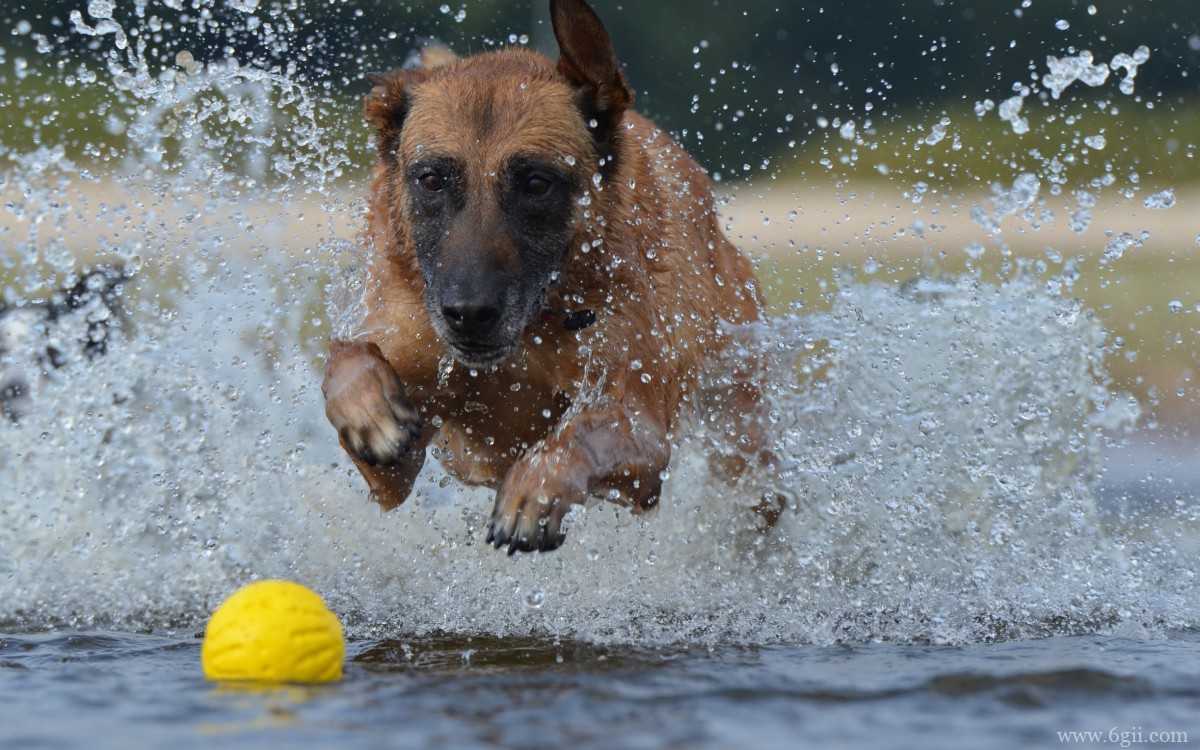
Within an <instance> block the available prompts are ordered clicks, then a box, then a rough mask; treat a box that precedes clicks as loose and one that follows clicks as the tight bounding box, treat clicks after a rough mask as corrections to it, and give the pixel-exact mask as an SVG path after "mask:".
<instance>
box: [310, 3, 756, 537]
mask: <svg viewBox="0 0 1200 750" xmlns="http://www.w3.org/2000/svg"><path fill="white" fill-rule="evenodd" d="M550 10H551V18H552V21H553V27H554V34H555V37H556V39H557V41H558V46H559V51H560V56H559V59H558V60H552V59H550V58H549V57H546V56H544V55H542V54H539V53H537V52H533V51H530V50H527V49H524V48H508V49H503V50H499V51H491V52H485V53H482V54H478V55H474V56H471V57H466V58H462V59H458V58H453V57H452V56H450V55H443V54H442V53H440V52H439V54H437V55H433V56H432V57H434V58H435V61H436V64H435V65H433V66H428V65H427V66H426V67H422V68H417V69H401V70H395V71H392V72H388V73H382V74H375V75H371V76H369V77H368V80H369V82H370V83H371V84H373V86H374V88H372V89H371V91H370V93H369V94H368V95H367V96H366V98H365V101H364V109H365V117H366V120H367V121H368V122H369V123H370V124H371V125H372V126H373V127H374V128H375V130H376V144H377V148H378V155H377V163H376V166H375V169H374V182H373V187H372V191H371V196H370V215H369V220H368V228H367V235H366V237H365V241H366V242H367V243H368V245H367V246H368V253H369V258H370V262H369V263H367V264H366V268H365V277H366V278H365V281H366V297H365V298H366V306H367V308H368V310H367V314H366V320H365V321H364V325H363V326H362V329H361V334H360V335H356V336H349V337H346V338H345V339H342V340H333V341H331V344H330V353H329V358H328V362H327V370H326V375H325V381H324V385H323V390H324V394H325V400H326V414H327V416H328V417H329V420H330V422H332V423H333V425H334V427H335V428H337V431H338V435H339V437H340V441H341V444H342V447H343V448H344V449H345V450H346V452H347V453H349V455H350V457H351V458H352V459H353V460H354V463H355V464H356V465H357V467H358V469H359V471H360V472H361V473H362V475H363V477H364V478H365V479H366V481H367V483H368V485H369V486H370V489H371V491H372V494H373V496H374V498H375V499H376V500H377V501H378V502H379V503H380V505H382V506H383V508H385V509H390V508H394V507H395V506H397V505H399V504H400V503H402V502H404V500H405V499H406V498H407V496H408V495H409V493H410V491H411V490H412V487H413V483H414V480H415V478H416V476H417V473H418V472H419V471H420V469H421V466H422V464H423V463H424V460H425V455H426V450H427V449H429V452H430V453H432V454H433V455H434V456H435V457H436V458H438V459H439V460H440V461H441V463H442V464H443V466H444V467H445V468H446V469H447V470H448V471H449V472H450V473H451V474H452V475H454V476H455V477H457V478H458V479H460V480H461V481H463V482H465V483H468V484H475V485H486V486H488V487H490V488H493V489H495V490H496V500H495V508H494V511H493V513H492V517H491V523H490V528H489V531H488V541H489V542H491V543H492V544H493V545H495V546H496V547H497V548H501V547H507V548H508V551H509V553H510V554H511V553H513V552H516V551H529V550H550V549H554V548H555V547H558V546H559V545H560V544H561V543H562V541H563V538H564V530H563V525H562V520H563V517H564V516H565V515H566V514H567V512H568V511H569V510H570V509H571V508H572V507H573V506H574V505H576V504H579V503H583V502H584V501H585V500H586V499H587V498H588V497H589V496H597V497H600V498H603V499H607V500H610V501H613V502H616V503H619V504H622V505H626V506H628V507H630V508H632V509H633V510H634V511H635V512H641V511H645V510H647V509H649V508H652V507H654V506H655V504H656V503H657V501H658V497H659V494H660V491H661V488H662V482H663V477H664V476H665V473H666V469H667V465H668V462H669V460H670V455H671V436H672V434H673V432H672V431H673V430H674V429H675V428H676V427H677V425H678V420H679V419H680V417H681V414H682V413H683V412H684V411H685V410H686V411H690V412H692V413H697V414H698V415H699V417H700V419H706V418H709V419H714V420H715V419H716V417H717V416H720V417H722V418H725V419H727V420H729V421H730V424H729V425H728V426H727V431H728V432H730V433H731V435H730V440H729V443H730V444H731V445H734V446H736V448H735V450H734V451H733V452H732V453H731V454H729V455H723V456H720V457H718V458H717V459H715V461H714V463H715V464H716V465H717V466H716V468H717V469H718V470H719V471H720V472H721V473H722V474H723V475H726V476H730V477H735V476H737V475H738V474H740V473H741V472H742V471H743V470H744V469H745V468H746V467H747V466H749V465H752V464H754V465H763V464H764V463H769V462H770V461H771V457H770V453H769V452H768V451H766V450H765V449H764V447H763V437H762V428H761V425H760V419H759V413H760V408H759V402H760V390H759V388H758V385H757V383H756V382H755V376H754V375H753V373H752V370H753V369H754V368H753V367H752V366H751V365H749V364H747V365H746V366H745V367H744V368H741V370H742V371H741V372H740V373H739V372H736V371H735V372H734V374H733V377H732V378H730V379H726V380H725V381H723V384H722V385H720V386H718V387H715V388H707V389H706V388H702V387H701V385H700V375H701V370H702V367H703V365H704V363H705V362H706V360H707V359H709V358H710V357H711V356H713V355H714V354H715V353H716V352H718V351H719V350H721V349H722V347H723V346H725V345H726V343H727V342H728V339H729V335H730V334H729V333H728V332H727V329H728V327H729V326H730V325H736V324H742V323H747V322H750V321H754V320H757V319H759V318H760V316H761V315H762V310H763V300H762V296H761V292H760V289H759V285H758V284H757V282H756V281H755V278H754V273H753V270H752V267H751V264H750V263H749V261H748V260H747V259H746V258H745V257H744V256H742V255H741V254H740V253H739V252H738V250H737V249H736V248H735V247H734V246H733V245H732V244H731V243H730V242H729V241H728V240H727V239H726V238H725V237H724V235H723V234H722V233H721V230H720V228H719V226H718V218H717V214H716V211H715V209H714V200H713V194H712V186H711V183H710V181H709V179H708V177H707V176H706V174H705V172H704V171H703V170H702V169H701V167H700V166H699V165H698V164H696V162H695V161H693V160H692V159H691V158H690V157H689V156H688V155H687V153H685V152H684V150H683V149H682V148H681V147H680V146H679V145H678V144H677V143H675V142H674V141H673V140H672V139H671V138H670V137H669V136H668V135H667V134H665V133H663V132H662V131H661V130H659V129H658V128H657V127H655V126H654V124H653V123H652V122H651V121H649V120H648V119H646V118H645V117H642V116H640V115H638V114H636V113H634V112H632V111H631V110H630V106H631V105H632V103H633V93H632V91H631V90H630V88H629V86H628V84H627V83H626V79H625V74H624V71H623V69H622V66H621V63H620V62H619V61H618V60H617V57H616V55H615V54H614V52H613V47H612V43H611V41H610V39H609V36H608V33H607V32H606V31H605V29H604V26H603V25H602V24H601V22H600V19H599V18H598V17H597V15H596V14H595V12H594V11H593V10H592V9H591V8H590V7H589V6H588V5H587V4H586V3H585V2H583V0H550ZM737 369H738V368H735V370H737ZM765 515H769V514H765Z"/></svg>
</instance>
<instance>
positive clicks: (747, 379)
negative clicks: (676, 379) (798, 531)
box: [705, 370, 787, 528]
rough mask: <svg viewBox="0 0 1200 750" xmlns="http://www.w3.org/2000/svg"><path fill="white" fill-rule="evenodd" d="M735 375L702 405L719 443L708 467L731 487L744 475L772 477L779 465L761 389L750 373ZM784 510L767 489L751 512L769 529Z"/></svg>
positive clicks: (776, 495)
mask: <svg viewBox="0 0 1200 750" xmlns="http://www.w3.org/2000/svg"><path fill="white" fill-rule="evenodd" d="M739 374H740V375H741V377H740V378H739V379H737V380H735V381H734V382H732V383H728V384H726V385H725V386H724V387H722V388H720V389H718V390H717V391H716V392H715V393H710V394H708V396H707V403H706V404H705V408H706V410H707V411H708V415H709V421H710V422H711V423H712V424H713V426H714V427H716V429H717V434H716V436H714V439H715V440H716V441H717V442H718V443H719V445H718V446H714V449H713V450H712V451H711V452H710V453H709V457H708V465H709V468H710V469H711V470H712V472H713V473H714V474H716V475H717V476H718V477H720V478H721V479H724V480H725V481H726V482H729V483H731V484H732V483H733V482H735V481H737V480H738V479H739V478H740V477H742V476H744V475H745V474H746V473H747V472H751V473H752V476H756V477H763V478H770V477H774V476H775V475H776V473H777V471H778V465H779V461H778V458H777V457H776V455H775V452H774V451H773V450H771V446H770V445H768V432H769V430H768V429H767V425H766V423H765V420H766V418H767V414H766V412H767V405H766V403H765V401H764V400H763V396H762V390H761V387H760V386H759V384H758V382H757V381H756V379H755V378H754V373H753V371H750V370H746V371H743V372H740V373H739ZM786 508H787V501H786V499H784V497H783V495H781V494H780V493H779V492H777V491H776V490H775V489H773V488H770V487H768V488H767V489H765V491H764V492H763V495H762V497H761V498H760V499H759V502H758V503H757V504H755V505H754V506H753V511H754V513H755V514H756V518H757V519H758V524H759V525H760V526H762V527H765V528H770V527H772V526H774V525H775V522H776V521H778V520H779V517H780V515H781V514H782V513H783V511H784V510H786Z"/></svg>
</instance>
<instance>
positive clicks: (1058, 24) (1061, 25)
mask: <svg viewBox="0 0 1200 750" xmlns="http://www.w3.org/2000/svg"><path fill="white" fill-rule="evenodd" d="M1054 28H1056V29H1058V30H1059V31H1066V30H1067V29H1069V28H1071V22H1070V21H1068V20H1067V19H1065V18H1060V19H1058V20H1057V21H1055V22H1054Z"/></svg>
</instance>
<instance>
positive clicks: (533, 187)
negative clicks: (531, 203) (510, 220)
mask: <svg viewBox="0 0 1200 750" xmlns="http://www.w3.org/2000/svg"><path fill="white" fill-rule="evenodd" d="M552 186H553V183H552V182H550V180H547V179H546V178H545V177H542V176H540V175H534V176H533V177H530V178H529V179H528V180H526V181H525V193H526V194H527V195H532V196H533V197H534V198H540V197H542V196H543V195H545V194H546V193H549V192H550V188H551V187H552Z"/></svg>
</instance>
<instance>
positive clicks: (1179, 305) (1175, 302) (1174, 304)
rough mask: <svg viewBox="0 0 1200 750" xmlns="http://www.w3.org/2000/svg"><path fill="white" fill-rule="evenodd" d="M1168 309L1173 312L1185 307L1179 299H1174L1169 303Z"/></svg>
mask: <svg viewBox="0 0 1200 750" xmlns="http://www.w3.org/2000/svg"><path fill="white" fill-rule="evenodd" d="M1167 309H1168V310H1170V311H1171V312H1173V313H1177V312H1179V311H1180V310H1182V309H1183V303H1182V302H1180V301H1179V300H1177V299H1173V300H1171V301H1170V302H1168V303H1167Z"/></svg>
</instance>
